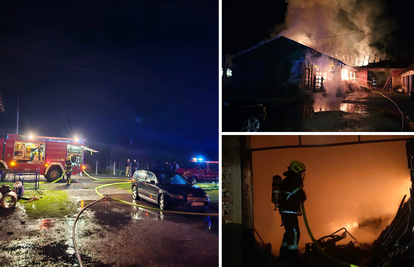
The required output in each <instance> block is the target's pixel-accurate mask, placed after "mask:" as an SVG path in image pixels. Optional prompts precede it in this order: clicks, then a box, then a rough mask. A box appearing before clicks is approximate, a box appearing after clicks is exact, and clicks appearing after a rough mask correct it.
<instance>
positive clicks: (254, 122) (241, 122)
mask: <svg viewBox="0 0 414 267" xmlns="http://www.w3.org/2000/svg"><path fill="white" fill-rule="evenodd" d="M222 115H223V119H222V126H223V127H222V129H223V131H224V132H259V131H261V130H262V129H263V124H264V123H265V121H266V116H267V114H266V108H265V107H264V106H263V105H262V104H260V103H257V102H254V101H251V100H240V99H239V100H236V99H229V98H227V97H223V109H222Z"/></svg>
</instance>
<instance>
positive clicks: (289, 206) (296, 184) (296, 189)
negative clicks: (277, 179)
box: [279, 170, 306, 215]
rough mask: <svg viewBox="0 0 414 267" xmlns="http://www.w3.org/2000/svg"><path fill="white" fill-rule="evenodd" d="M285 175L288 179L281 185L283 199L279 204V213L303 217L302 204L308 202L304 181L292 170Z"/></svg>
mask: <svg viewBox="0 0 414 267" xmlns="http://www.w3.org/2000/svg"><path fill="white" fill-rule="evenodd" d="M283 175H284V176H286V178H285V179H283V180H282V183H281V185H280V191H281V193H282V198H281V200H280V204H279V207H280V208H279V212H280V213H289V214H296V215H302V210H301V208H300V202H304V201H305V200H306V194H305V191H304V190H303V180H302V178H301V175H300V174H298V173H295V172H293V171H292V170H288V171H286V172H285V173H283Z"/></svg>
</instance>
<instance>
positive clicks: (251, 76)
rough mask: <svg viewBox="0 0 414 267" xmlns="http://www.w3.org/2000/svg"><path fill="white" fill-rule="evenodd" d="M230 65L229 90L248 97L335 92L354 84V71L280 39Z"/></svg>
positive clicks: (297, 44) (244, 53) (236, 58)
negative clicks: (230, 82)
mask: <svg viewBox="0 0 414 267" xmlns="http://www.w3.org/2000/svg"><path fill="white" fill-rule="evenodd" d="M233 64H234V67H233V73H232V75H233V76H232V86H233V89H234V90H237V91H239V92H243V93H247V94H248V95H255V96H288V97H289V96H298V95H305V94H312V93H314V92H317V91H323V90H326V91H330V90H334V92H335V93H336V92H337V91H338V90H343V91H346V90H347V86H349V85H350V84H351V83H352V84H354V83H356V82H357V76H356V72H355V69H354V68H352V67H350V66H348V65H346V64H344V63H343V62H342V61H340V60H337V59H335V58H333V57H330V56H328V55H326V54H323V53H321V52H318V51H316V50H314V49H313V48H311V47H308V46H305V45H303V44H301V43H298V42H296V41H293V40H291V39H289V38H286V37H283V36H280V37H277V38H275V39H273V40H271V41H268V42H265V43H263V44H261V45H259V46H256V47H253V48H251V49H249V50H246V51H243V52H241V53H239V54H238V55H236V56H235V57H234V58H233Z"/></svg>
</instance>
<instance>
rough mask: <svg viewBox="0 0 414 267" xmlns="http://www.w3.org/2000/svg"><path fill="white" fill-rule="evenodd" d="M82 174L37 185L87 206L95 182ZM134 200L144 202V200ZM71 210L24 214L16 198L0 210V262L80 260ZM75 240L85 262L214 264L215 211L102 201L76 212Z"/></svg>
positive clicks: (109, 191)
mask: <svg viewBox="0 0 414 267" xmlns="http://www.w3.org/2000/svg"><path fill="white" fill-rule="evenodd" d="M81 179H82V180H83V181H82V182H79V183H73V184H71V185H70V186H69V187H67V186H66V185H65V183H63V182H59V183H56V184H45V185H41V188H43V189H44V190H66V191H67V192H68V196H69V198H70V199H71V200H72V201H73V202H75V203H79V205H80V203H82V204H83V205H84V206H86V205H88V204H89V203H92V202H93V201H94V200H97V199H99V196H98V195H97V194H96V193H95V190H94V188H95V187H97V186H98V185H99V184H98V183H96V182H93V181H87V180H86V179H85V178H81ZM75 180H76V179H75ZM99 192H100V193H102V194H104V195H114V196H113V197H116V198H121V199H127V200H130V198H131V195H130V194H128V193H126V191H125V190H123V189H119V188H114V187H108V188H102V189H99ZM82 200H83V201H82ZM37 201H41V200H37ZM138 204H142V205H148V203H145V201H142V202H138ZM149 206H151V204H149ZM154 207H155V206H154ZM78 210H80V207H79V208H78ZM76 215H77V214H69V215H68V216H66V217H65V218H63V219H54V218H45V219H29V218H28V217H27V215H26V213H25V210H24V207H23V205H20V203H18V206H17V207H16V208H15V209H14V210H13V211H11V212H5V211H3V210H0V266H79V265H78V262H77V260H76V256H75V250H74V246H73V242H72V227H73V223H74V220H75V217H76ZM213 220H214V221H213ZM76 240H77V243H78V247H79V251H80V253H81V257H82V260H83V264H84V266H98V267H100V266H102V267H104V266H173V267H176V266H177V267H178V266H180V267H185V266H194V265H197V266H200V267H202V266H206V267H209V266H218V242H219V240H218V219H217V218H216V217H210V216H205V215H203V216H195V215H191V216H190V215H177V214H172V213H167V212H160V211H154V210H144V209H142V208H138V207H136V206H130V205H126V204H122V203H120V202H117V201H109V202H104V201H101V202H99V203H97V204H95V205H93V206H92V207H90V208H88V209H87V210H85V211H84V212H83V213H82V215H81V216H80V219H79V221H78V223H77V225H76Z"/></svg>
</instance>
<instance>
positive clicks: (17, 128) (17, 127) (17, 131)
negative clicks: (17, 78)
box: [16, 98, 19, 134]
mask: <svg viewBox="0 0 414 267" xmlns="http://www.w3.org/2000/svg"><path fill="white" fill-rule="evenodd" d="M16 134H19V99H18V98H17V124H16Z"/></svg>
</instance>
